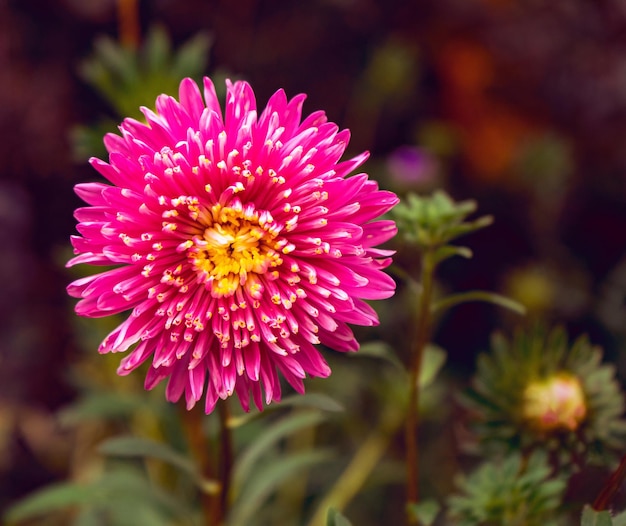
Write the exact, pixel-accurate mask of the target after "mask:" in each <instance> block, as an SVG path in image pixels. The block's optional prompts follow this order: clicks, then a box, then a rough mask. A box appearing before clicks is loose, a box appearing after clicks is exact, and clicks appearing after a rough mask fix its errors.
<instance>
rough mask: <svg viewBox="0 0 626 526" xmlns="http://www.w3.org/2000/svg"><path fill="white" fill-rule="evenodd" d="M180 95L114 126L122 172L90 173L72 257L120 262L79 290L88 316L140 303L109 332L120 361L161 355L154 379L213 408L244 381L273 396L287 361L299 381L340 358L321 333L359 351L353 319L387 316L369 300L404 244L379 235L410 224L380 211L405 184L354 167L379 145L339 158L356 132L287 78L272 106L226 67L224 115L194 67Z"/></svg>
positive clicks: (387, 291) (114, 158)
mask: <svg viewBox="0 0 626 526" xmlns="http://www.w3.org/2000/svg"><path fill="white" fill-rule="evenodd" d="M179 95H180V97H179V101H177V100H175V99H174V98H172V97H169V96H166V95H161V96H160V97H159V98H158V99H157V102H156V112H153V111H150V110H148V109H146V108H142V111H143V113H144V115H145V119H146V122H145V123H141V122H139V121H136V120H133V119H126V120H125V121H124V122H123V123H122V124H121V126H120V131H121V136H117V135H112V134H110V135H107V136H106V137H105V145H106V147H107V149H108V151H109V162H108V163H106V162H104V161H101V160H99V159H92V160H91V163H92V165H93V166H94V167H95V168H96V169H97V170H98V171H99V172H100V173H101V174H102V175H103V176H104V177H105V178H106V179H108V181H109V182H110V183H112V185H109V184H103V183H87V184H79V185H77V187H76V192H77V193H78V195H79V196H80V197H81V198H82V199H83V200H84V201H86V202H87V203H88V204H89V205H91V206H89V207H85V208H79V209H78V210H77V211H76V214H75V216H76V218H77V220H78V221H79V224H78V227H77V228H78V231H79V232H80V234H81V236H74V237H73V238H72V243H73V245H74V249H75V252H76V254H77V256H76V257H75V258H74V259H72V260H71V261H70V262H69V263H68V265H74V264H77V263H90V264H93V265H109V266H110V265H118V266H117V268H114V269H112V270H107V271H105V272H102V273H100V274H96V275H93V276H89V277H87V278H83V279H79V280H77V281H75V282H74V283H72V284H71V285H70V286H69V287H68V292H69V294H70V295H72V296H74V297H77V298H81V300H80V301H79V302H78V304H77V306H76V311H77V312H78V314H80V315H83V316H92V317H96V316H107V315H111V314H116V313H120V312H123V311H131V314H130V316H129V317H128V318H127V319H126V320H125V321H124V322H123V323H122V324H121V325H120V326H119V327H118V328H117V329H115V330H114V331H113V332H112V333H111V334H110V335H109V336H108V337H107V338H106V339H105V340H104V341H103V342H102V344H101V346H100V352H120V351H127V350H128V349H132V350H131V352H130V354H129V355H127V356H126V357H125V358H124V359H123V360H122V362H121V364H120V368H119V370H118V372H119V374H128V373H129V372H130V371H132V370H133V369H135V368H137V367H138V366H139V365H140V364H141V363H143V362H145V361H146V360H148V358H152V364H151V367H150V368H149V370H148V374H147V377H146V388H148V389H150V388H152V387H154V386H155V385H156V384H157V383H159V382H160V381H161V380H163V379H165V378H169V380H168V386H167V390H166V396H167V398H168V399H169V400H178V399H179V398H180V397H181V396H182V395H183V394H184V395H185V398H186V401H187V406H188V407H192V406H193V405H194V404H195V403H196V402H197V401H198V400H199V399H200V398H201V397H202V396H203V394H204V395H205V399H206V403H205V408H206V411H207V412H209V411H211V410H212V409H213V407H214V406H215V403H216V401H217V399H218V398H227V397H228V396H230V395H231V394H233V393H234V392H236V393H237V395H238V396H239V398H240V400H241V403H242V405H243V407H244V408H245V409H247V408H248V407H249V401H250V395H252V399H253V400H254V402H255V404H256V405H257V406H258V407H262V405H263V398H265V403H270V402H271V401H272V400H279V399H280V383H279V379H278V372H281V373H282V375H283V376H284V377H285V378H286V379H287V381H288V382H289V383H290V384H291V385H292V386H293V387H294V388H295V389H296V390H298V391H300V392H302V391H303V384H302V379H303V378H304V377H305V376H306V375H307V374H309V375H312V376H327V375H328V374H329V373H330V369H329V368H328V365H327V364H326V362H325V361H324V359H323V358H322V356H321V355H320V353H319V352H318V351H317V349H316V348H315V347H314V346H315V344H318V343H323V344H325V345H327V346H329V347H331V348H333V349H336V350H339V351H351V350H356V349H358V343H357V342H356V340H355V339H354V336H353V334H352V331H351V330H350V329H349V328H348V326H347V323H353V324H359V325H373V324H376V323H378V318H377V316H376V313H375V312H374V311H373V309H372V308H371V307H369V305H368V304H367V303H365V302H364V301H363V300H364V299H383V298H387V297H389V296H391V295H392V294H393V292H394V289H395V285H394V282H393V280H392V279H391V278H389V276H387V275H386V274H384V273H383V272H382V269H383V268H385V267H386V266H387V265H389V263H390V262H391V260H390V257H389V256H390V255H391V252H390V251H386V250H379V249H376V248H374V247H375V246H376V245H378V244H380V243H382V242H384V241H387V240H388V239H390V238H391V237H392V236H393V235H394V234H395V233H396V227H395V224H394V223H393V221H388V220H384V221H376V218H377V217H378V216H380V215H381V214H383V213H385V212H386V211H388V210H390V209H391V208H392V207H393V206H394V205H395V204H396V203H397V201H398V199H397V197H396V196H395V195H394V194H392V193H390V192H385V191H380V190H379V189H378V186H377V185H376V183H375V182H373V181H370V180H369V179H368V177H367V175H366V174H358V175H354V176H352V177H350V178H347V176H348V174H349V173H350V172H352V171H353V170H354V169H356V168H357V167H359V166H360V165H361V164H362V163H363V162H365V160H366V159H367V154H361V155H359V156H357V157H355V158H353V159H350V160H347V161H343V162H339V159H340V157H341V155H342V154H343V152H344V150H345V148H346V145H347V142H348V139H349V133H348V131H347V130H344V131H339V130H338V128H337V126H336V125H335V124H333V123H330V122H327V119H326V116H325V115H324V113H323V112H315V113H313V114H312V115H310V116H308V117H306V118H305V119H304V120H301V117H302V104H303V101H304V96H303V95H300V96H297V97H295V98H293V99H292V100H290V101H288V100H287V99H286V97H285V94H284V93H283V91H278V92H276V93H275V94H274V95H273V96H272V97H271V98H270V100H269V102H268V104H267V107H266V108H265V109H264V110H263V111H262V112H261V113H260V115H259V114H257V110H256V102H255V98H254V94H253V92H252V89H251V88H250V86H249V85H248V84H247V83H245V82H235V83H234V84H233V83H230V82H227V100H226V106H225V111H224V114H222V110H221V108H220V104H219V102H218V99H217V96H216V94H215V89H214V87H213V84H212V83H211V81H210V80H209V79H206V78H205V80H204V100H203V97H202V94H201V93H200V90H199V88H198V86H197V85H196V84H195V83H194V82H193V81H191V80H190V79H185V80H183V82H182V83H181V85H180V93H179ZM263 391H264V393H265V396H264V397H263Z"/></svg>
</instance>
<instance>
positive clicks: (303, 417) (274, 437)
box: [233, 411, 325, 491]
mask: <svg viewBox="0 0 626 526" xmlns="http://www.w3.org/2000/svg"><path fill="white" fill-rule="evenodd" d="M324 419H325V416H324V415H323V414H322V413H319V412H316V411H315V412H313V411H307V412H299V413H292V414H289V415H287V416H285V417H283V418H282V419H281V420H279V421H277V422H276V423H274V424H272V425H271V427H269V428H268V429H266V430H265V431H264V432H263V433H262V434H261V435H259V437H258V438H257V440H255V441H254V442H253V443H252V444H251V445H250V446H249V447H248V448H247V449H246V450H244V451H243V453H241V454H240V455H239V458H238V459H237V462H236V463H235V467H234V470H233V489H234V491H237V490H238V489H240V488H241V487H242V486H243V484H244V481H246V480H247V479H248V478H249V477H251V476H252V475H253V471H254V469H255V466H256V464H257V462H258V460H259V459H260V458H262V457H263V456H264V455H265V454H266V453H267V452H268V451H270V450H271V448H273V447H274V446H275V445H276V444H277V443H278V442H279V441H280V440H282V439H283V438H285V437H287V436H289V435H291V434H292V433H295V432H296V431H298V430H300V429H304V428H306V427H311V426H314V425H317V424H319V423H320V422H323V421H324Z"/></svg>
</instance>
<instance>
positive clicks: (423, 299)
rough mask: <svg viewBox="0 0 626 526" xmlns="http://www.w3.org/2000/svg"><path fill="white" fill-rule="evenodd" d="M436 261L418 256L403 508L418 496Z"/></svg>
mask: <svg viewBox="0 0 626 526" xmlns="http://www.w3.org/2000/svg"><path fill="white" fill-rule="evenodd" d="M435 267H436V262H435V259H434V254H433V250H432V249H431V248H426V249H424V253H423V256H422V276H421V282H422V292H421V295H420V298H419V305H418V312H417V323H416V326H415V331H416V332H415V336H414V338H413V348H412V349H411V355H410V370H409V400H408V412H407V418H406V427H405V442H406V443H405V447H406V468H407V508H408V506H410V505H411V504H416V503H417V502H418V499H419V490H418V473H419V459H418V440H417V424H418V410H419V394H420V390H419V377H420V372H421V369H422V358H423V356H424V349H425V348H426V345H427V344H428V341H429V340H430V330H431V299H432V288H433V276H434V272H435ZM407 517H408V523H409V524H417V519H416V518H414V517H413V515H412V514H411V513H408V512H407Z"/></svg>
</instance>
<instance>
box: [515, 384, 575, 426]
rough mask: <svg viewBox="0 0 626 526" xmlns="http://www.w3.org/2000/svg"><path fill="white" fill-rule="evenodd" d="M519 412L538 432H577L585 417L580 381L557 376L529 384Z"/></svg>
mask: <svg viewBox="0 0 626 526" xmlns="http://www.w3.org/2000/svg"><path fill="white" fill-rule="evenodd" d="M522 411H523V416H524V419H525V420H526V421H527V422H528V423H529V424H531V425H532V426H533V427H535V428H537V429H538V430H541V431H546V432H550V431H555V430H559V429H560V430H569V431H574V430H576V429H577V428H578V427H579V426H580V424H581V422H582V421H583V420H584V418H585V416H586V414H587V406H586V402H585V394H584V392H583V388H582V385H581V383H580V380H579V379H578V378H577V377H576V376H573V375H571V374H567V373H560V374H557V375H554V376H551V377H549V378H546V379H544V380H539V381H535V382H532V383H530V384H528V386H527V387H526V389H525V390H524V397H523V410H522Z"/></svg>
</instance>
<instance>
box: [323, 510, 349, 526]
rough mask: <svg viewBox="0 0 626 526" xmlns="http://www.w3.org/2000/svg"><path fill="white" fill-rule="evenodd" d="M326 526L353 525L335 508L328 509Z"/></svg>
mask: <svg viewBox="0 0 626 526" xmlns="http://www.w3.org/2000/svg"><path fill="white" fill-rule="evenodd" d="M326 526H352V523H351V522H350V521H349V520H348V519H347V518H346V517H345V516H344V515H343V514H342V513H341V512H340V511H337V510H336V509H335V508H329V509H328V515H327V516H326Z"/></svg>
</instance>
